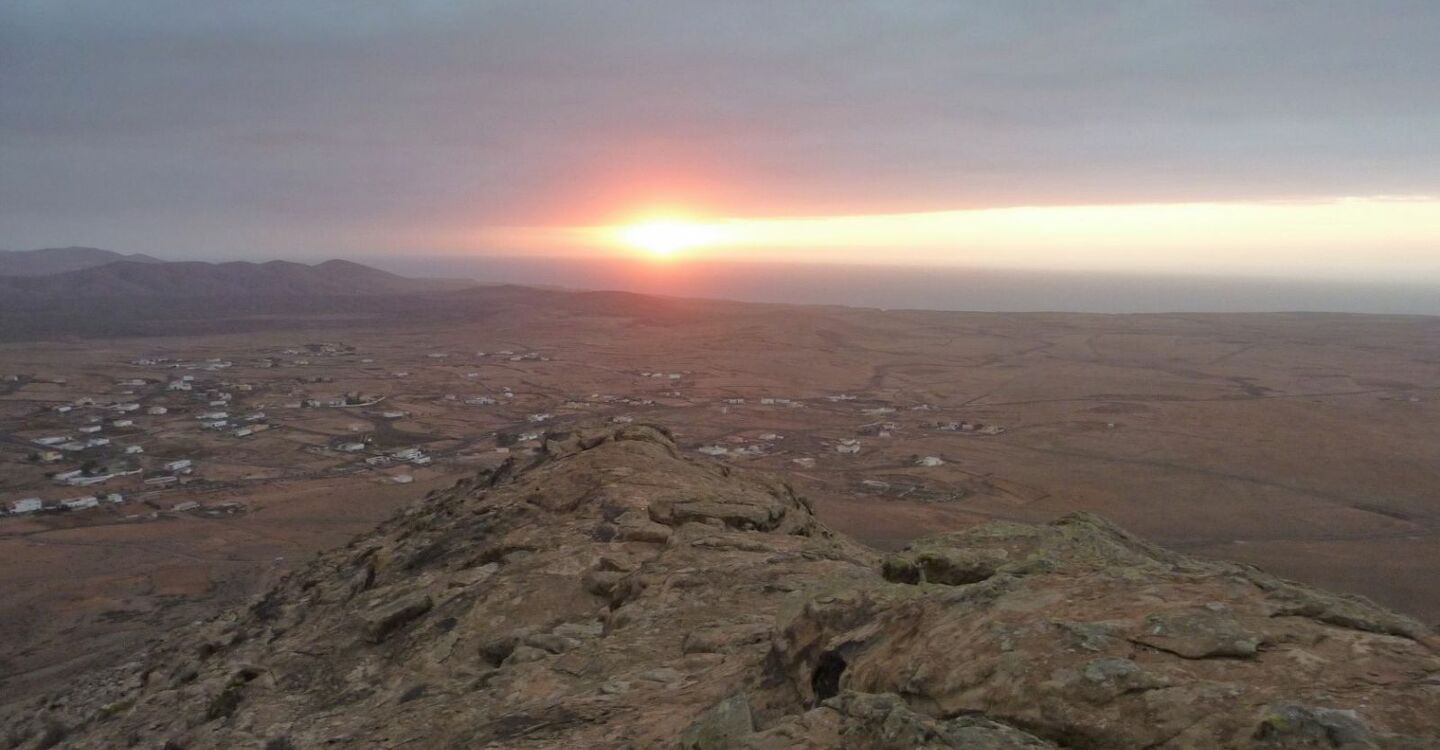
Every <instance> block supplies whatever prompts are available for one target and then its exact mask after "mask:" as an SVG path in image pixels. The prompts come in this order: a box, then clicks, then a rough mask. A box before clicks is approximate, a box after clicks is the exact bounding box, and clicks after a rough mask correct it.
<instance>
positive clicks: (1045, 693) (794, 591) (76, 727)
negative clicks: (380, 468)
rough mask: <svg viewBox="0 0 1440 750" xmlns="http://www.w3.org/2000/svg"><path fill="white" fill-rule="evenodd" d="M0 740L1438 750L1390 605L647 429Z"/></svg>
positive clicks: (550, 470)
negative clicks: (805, 484) (917, 520)
mask: <svg viewBox="0 0 1440 750" xmlns="http://www.w3.org/2000/svg"><path fill="white" fill-rule="evenodd" d="M0 745H3V746H4V747H8V748H27V749H34V748H50V747H73V748H125V747H137V748H164V749H166V750H208V749H212V748H227V749H231V748H256V749H257V750H260V749H263V750H287V749H308V748H414V749H416V750H419V749H422V748H427V749H428V748H455V749H457V750H458V749H460V748H466V749H467V750H468V749H472V748H686V749H687V750H690V749H694V750H702V749H703V750H717V749H720V748H748V749H751V750H771V749H774V750H779V749H781V748H896V749H897V750H898V749H900V748H967V749H977V750H979V749H994V750H1000V749H1002V748H1003V749H1007V750H1009V749H1014V750H1019V749H1020V748H1032V749H1039V748H1105V749H1110V748H1169V749H1174V750H1179V749H1180V748H1251V747H1253V748H1357V749H1358V748H1414V749H1420V748H1436V747H1440V641H1437V639H1436V637H1435V636H1434V635H1433V634H1432V633H1431V632H1430V631H1429V630H1427V628H1425V627H1424V626H1422V625H1421V624H1419V623H1417V622H1416V621H1414V620H1411V619H1409V618H1406V617H1403V616H1401V615H1398V614H1394V613H1392V612H1388V611H1386V610H1383V609H1381V608H1379V607H1377V606H1375V605H1373V604H1371V603H1369V602H1367V601H1365V600H1362V599H1359V598H1356V597H1350V596H1341V595H1336V594H1330V593H1325V592H1322V591H1317V590H1314V589H1310V588H1307V587H1305V586H1301V585H1298V584H1295V583H1292V582H1289V581H1286V580H1282V579H1279V578H1276V577H1274V576H1271V575H1267V574H1265V573H1263V572H1261V571H1259V570H1257V569H1255V568H1252V567H1247V566H1241V565H1235V564H1228V563H1222V562H1211V561H1202V560H1197V559H1193V558H1190V557H1186V556H1183V555H1180V554H1176V553H1174V552H1170V551H1167V550H1164V549H1161V548H1159V547H1156V546H1155V545H1152V544H1149V543H1147V542H1145V541H1142V540H1140V539H1137V538H1135V537H1133V536H1131V535H1129V534H1127V533H1125V532H1124V531H1122V530H1120V529H1118V528H1116V527H1115V526H1113V525H1111V524H1109V523H1107V522H1106V521H1104V520H1102V519H1100V518H1098V517H1095V516H1092V515H1084V514H1080V515H1072V516H1068V517H1065V518H1062V519H1060V520H1058V521H1056V522H1054V523H1052V524H1050V525H1047V526H1028V525H1020V524H1011V523H992V524H987V525H984V526H979V527H976V528H973V529H970V530H967V531H963V532H957V533H950V534H944V535H941V536H936V537H932V538H928V539H924V540H921V541H918V542H916V543H914V544H912V545H911V546H910V547H909V548H907V549H905V550H903V551H901V552H899V553H896V554H892V555H888V556H886V555H882V554H880V553H878V552H876V551H874V550H871V549H868V548H866V547H863V546H861V545H859V544H857V543H855V542H853V541H851V540H849V539H846V538H844V537H842V536H840V535H838V534H835V533H833V532H831V531H830V530H828V529H827V528H826V527H824V526H823V525H822V524H820V523H819V522H818V521H817V520H816V518H815V516H814V514H813V513H812V512H811V509H810V506H809V505H808V504H807V502H806V500H805V499H804V498H802V497H799V496H797V495H796V493H795V492H794V491H792V490H791V489H790V488H789V487H788V486H787V485H786V484H785V483H784V482H783V481H782V480H780V479H778V478H775V477H772V476H768V475H762V474H756V473H749V472H741V471H738V470H735V469H732V468H729V467H727V466H724V465H721V464H718V463H711V462H708V461H695V460H688V459H684V458H681V457H680V456H679V454H678V453H677V451H676V449H675V446H674V444H673V443H672V442H671V440H670V438H669V436H668V435H667V434H665V433H664V432H663V431H662V430H659V429H655V428H650V427H641V426H628V427H624V428H621V429H597V430H593V431H583V430H582V431H576V432H569V433H564V434H552V435H550V436H548V437H547V439H546V442H545V446H544V450H543V452H542V453H541V455H539V456H538V457H537V458H536V459H535V460H534V461H533V463H532V464H531V465H529V466H525V467H520V466H516V465H513V464H507V465H506V466H503V467H501V468H500V469H499V470H497V471H494V472H488V473H485V474H481V475H478V476H476V477H473V478H471V479H468V480H466V481H463V482H461V483H460V484H458V485H456V486H455V487H453V488H452V489H449V490H446V491H443V492H437V493H432V495H431V496H429V497H427V498H426V499H425V500H424V501H423V502H421V503H418V504H417V505H415V506H414V507H412V508H410V509H409V510H407V511H406V512H404V513H402V514H400V515H398V516H396V517H395V518H393V519H392V520H390V521H388V522H386V523H385V524H383V525H382V526H380V527H379V528H378V529H376V530H375V531H374V532H373V533H371V534H369V535H367V536H364V537H361V538H359V539H356V540H355V541H353V542H352V543H351V544H349V545H348V546H346V547H344V548H342V549H336V550H333V551H331V552H328V553H326V554H323V555H321V556H320V557H318V558H317V559H316V560H315V561H314V562H313V563H312V564H310V565H309V566H308V567H305V568H303V569H302V570H300V571H298V572H296V573H294V574H293V575H291V576H289V577H288V578H287V579H286V580H284V581H283V582H282V583H281V584H280V585H279V586H277V587H276V588H275V589H273V590H272V591H270V592H269V593H268V594H267V595H265V596H264V597H262V598H260V599H259V600H257V601H255V602H253V603H252V604H251V605H249V606H247V607H245V608H242V609H237V610H234V611H230V612H226V613H224V614H222V615H220V616H217V617H215V618H214V619H212V620H209V621H206V622H201V623H196V624H195V625H193V626H191V627H189V628H186V629H183V630H180V631H176V632H172V633H168V634H166V635H165V636H164V637H163V638H161V639H159V640H158V641H156V642H155V643H153V644H152V645H151V646H150V647H149V648H148V649H147V650H145V651H144V652H143V653H140V654H137V655H136V657H135V658H134V659H133V660H132V661H131V662H129V663H127V664H124V665H121V666H119V667H116V668H113V669H110V670H108V671H105V672H101V673H95V674H91V675H89V676H87V677H86V678H84V679H81V680H78V681H76V682H75V683H73V684H71V685H68V686H65V687H64V688H57V689H55V690H54V691H53V692H51V693H49V694H46V695H43V696H37V697H34V698H32V699H30V700H28V701H25V702H23V703H19V704H15V705H11V706H9V707H7V708H5V709H4V714H3V717H0Z"/></svg>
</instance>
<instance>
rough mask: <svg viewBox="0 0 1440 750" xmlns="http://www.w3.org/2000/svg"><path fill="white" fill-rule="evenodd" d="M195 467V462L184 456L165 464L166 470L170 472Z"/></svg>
mask: <svg viewBox="0 0 1440 750" xmlns="http://www.w3.org/2000/svg"><path fill="white" fill-rule="evenodd" d="M193 467H194V464H192V463H191V462H190V459H188V458H182V459H180V460H178V461H171V462H170V463H168V464H165V470H166V471H169V472H180V471H188V470H190V469H191V468H193Z"/></svg>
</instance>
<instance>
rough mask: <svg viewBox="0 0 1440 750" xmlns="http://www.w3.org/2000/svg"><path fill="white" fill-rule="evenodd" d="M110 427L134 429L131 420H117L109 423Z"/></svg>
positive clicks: (133, 422) (133, 423) (133, 421)
mask: <svg viewBox="0 0 1440 750" xmlns="http://www.w3.org/2000/svg"><path fill="white" fill-rule="evenodd" d="M110 426H111V427H134V426H135V420H133V419H117V420H115V421H114V422H111V423H110Z"/></svg>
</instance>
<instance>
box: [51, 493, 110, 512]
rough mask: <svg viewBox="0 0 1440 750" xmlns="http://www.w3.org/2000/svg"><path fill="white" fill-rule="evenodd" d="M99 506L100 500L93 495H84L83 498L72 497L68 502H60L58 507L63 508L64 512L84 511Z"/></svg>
mask: <svg viewBox="0 0 1440 750" xmlns="http://www.w3.org/2000/svg"><path fill="white" fill-rule="evenodd" d="M99 504H100V500H99V499H98V498H96V497H95V496H94V495H86V496H85V497H74V498H71V499H69V500H61V501H60V507H62V508H65V509H66V510H84V509H86V508H93V507H95V506H97V505H99Z"/></svg>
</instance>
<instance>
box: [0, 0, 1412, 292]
mask: <svg viewBox="0 0 1440 750" xmlns="http://www.w3.org/2000/svg"><path fill="white" fill-rule="evenodd" d="M1437 39H1440V3H1435V2H1429V1H1425V0H1421V1H1417V2H1384V1H1379V0H1377V1H1374V2H1363V3H1362V2H1308V3H1301V2H1263V3H1257V2H1203V3H1202V2H1181V1H1179V0H1173V1H1166V2H1147V3H1134V2H1123V3H1122V2H1116V3H1109V2H1082V3H1077V2H1069V1H1066V2H1027V1H1019V2H1017V1H1014V0H997V1H996V2H962V1H960V0H933V1H931V0H884V1H877V2H848V1H846V0H808V1H805V2H800V1H798V0H753V1H751V0H737V1H736V2H701V1H699V0H694V1H686V0H653V1H638V0H637V1H628V0H613V1H607V2H595V1H594V0H523V1H517V2H463V3H462V2H437V1H435V0H420V1H416V2H406V3H395V2H368V1H366V0H343V1H339V0H337V1H335V2H327V1H321V0H308V1H306V2H293V1H286V2H279V1H275V0H247V1H246V2H211V1H209V0H175V1H173V2H160V1H154V0H130V1H128V2H124V3H115V2H71V1H69V0H5V1H4V2H3V3H0V247H8V248H11V249H25V248H31V247H43V246H53V245H70V244H86V245H96V246H101V247H109V248H114V249H119V250H124V251H129V252H149V253H152V254H157V255H161V256H164V257H170V258H198V259H218V258H227V259H228V258H260V257H294V258H320V257H330V256H348V257H356V258H362V259H364V258H368V257H397V256H407V255H456V256H466V257H469V256H477V255H481V256H483V255H508V256H552V255H553V256H565V257H577V256H579V257H587V258H594V257H605V256H608V255H621V256H626V257H629V256H638V257H648V258H652V259H653V260H654V261H655V262H665V263H677V262H684V261H685V260H686V259H687V258H694V259H705V260H762V261H763V260H769V261H783V262H845V263H883V264H899V265H921V266H924V265H952V266H963V267H985V268H1017V269H1048V270H1086V271H1094V270H1100V271H1108V270H1115V271H1135V272H1162V273H1181V274H1184V273H1206V274H1216V273H1220V274H1224V273H1235V274H1250V275H1260V276H1297V277H1298V276H1309V277H1317V278H1366V279H1404V280H1408V281H1415V280H1417V279H1420V280H1424V279H1428V280H1433V281H1435V282H1436V283H1440V158H1437V157H1436V155H1437V154H1440V95H1437V92H1440V44H1437V42H1436V40H1437ZM637 224H639V225H642V231H641V232H640V233H639V234H638V235H637V234H636V230H635V225H637ZM645 226H648V227H649V229H648V230H644V229H643V227H645ZM647 232H648V233H647ZM657 236H658V237H659V238H660V239H659V241H658V243H657V242H656V241H655V237H657ZM637 238H638V239H637ZM657 245H658V246H659V247H657Z"/></svg>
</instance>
